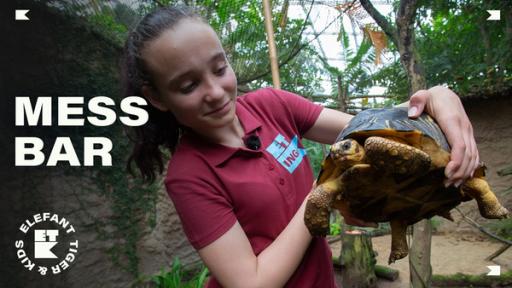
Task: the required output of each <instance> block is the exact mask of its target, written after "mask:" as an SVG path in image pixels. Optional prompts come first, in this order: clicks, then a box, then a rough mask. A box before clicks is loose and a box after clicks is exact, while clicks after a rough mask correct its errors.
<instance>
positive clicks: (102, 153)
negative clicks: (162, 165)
mask: <svg viewBox="0 0 512 288" xmlns="http://www.w3.org/2000/svg"><path fill="white" fill-rule="evenodd" d="M57 104H58V107H57V109H56V110H57V117H56V118H57V123H58V126H84V125H85V120H87V122H88V123H89V124H91V125H93V126H109V125H112V124H114V123H115V121H116V119H117V115H116V113H115V110H114V109H113V108H111V107H112V106H114V105H115V102H114V100H113V99H111V98H109V97H105V96H96V97H93V98H91V99H90V100H89V101H88V103H87V108H88V110H89V111H90V112H91V113H93V114H94V115H90V116H87V117H83V114H84V111H83V110H84V109H83V105H84V97H75V96H73V97H71V96H68V97H57ZM15 105H16V107H15V112H16V115H15V118H16V119H15V124H16V126H25V125H27V126H37V125H39V123H41V126H43V127H44V126H52V122H53V120H54V119H53V117H52V111H53V110H52V98H51V97H38V98H37V100H36V102H35V104H34V105H32V102H31V99H30V98H29V97H21V96H18V97H16V104H15ZM140 105H142V106H145V105H147V102H146V100H145V99H144V98H142V97H138V96H130V97H126V98H124V99H123V100H122V101H121V103H120V108H121V111H123V112H124V113H126V114H127V115H126V116H120V117H119V121H121V123H123V124H124V125H126V126H141V125H144V124H145V123H146V122H147V121H148V119H149V115H148V113H147V111H146V110H145V109H143V108H141V107H138V106H140ZM130 116H132V117H130ZM25 120H26V121H25ZM44 145H45V143H44V142H43V140H42V139H40V138H38V137H15V151H16V152H15V166H40V165H43V164H44V163H45V160H46V157H45V154H44V153H43V148H44ZM112 148H113V145H112V141H111V140H110V139H109V138H106V137H84V138H83V163H80V159H79V157H78V155H77V153H76V151H75V148H74V147H73V143H72V141H71V138H69V137H57V138H56V139H55V141H54V143H53V147H52V149H51V152H50V154H49V156H48V159H47V161H46V166H56V165H57V163H58V162H67V163H68V164H69V165H70V166H81V165H82V164H83V166H94V160H95V157H99V158H100V160H101V165H102V166H112V156H111V155H110V151H111V150H112Z"/></svg>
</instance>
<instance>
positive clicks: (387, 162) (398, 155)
mask: <svg viewBox="0 0 512 288" xmlns="http://www.w3.org/2000/svg"><path fill="white" fill-rule="evenodd" d="M364 150H365V151H366V158H367V161H368V163H369V164H371V165H372V166H374V167H376V168H377V169H381V170H382V171H387V172H390V173H396V174H400V175H404V176H406V175H415V176H417V177H420V176H421V175H424V174H425V173H426V172H427V171H428V170H429V169H430V163H431V161H430V156H429V155H428V154H427V153H425V152H423V151H421V150H420V149H417V148H415V147H412V146H410V145H406V144H402V143H398V142H396V141H394V140H389V139H386V138H382V137H376V136H373V137H368V139H366V141H365V142H364Z"/></svg>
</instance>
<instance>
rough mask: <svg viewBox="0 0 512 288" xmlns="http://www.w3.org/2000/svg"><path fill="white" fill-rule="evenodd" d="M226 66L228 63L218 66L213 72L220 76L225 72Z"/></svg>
mask: <svg viewBox="0 0 512 288" xmlns="http://www.w3.org/2000/svg"><path fill="white" fill-rule="evenodd" d="M227 68H228V65H224V66H222V67H220V68H219V69H217V70H216V71H215V74H216V75H219V76H222V75H224V73H226V69H227Z"/></svg>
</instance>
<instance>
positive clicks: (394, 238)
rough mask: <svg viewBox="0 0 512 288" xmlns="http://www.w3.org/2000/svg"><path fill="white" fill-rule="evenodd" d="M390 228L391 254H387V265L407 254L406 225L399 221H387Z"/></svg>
mask: <svg viewBox="0 0 512 288" xmlns="http://www.w3.org/2000/svg"><path fill="white" fill-rule="evenodd" d="M389 224H390V226H391V253H390V254H389V260H388V264H391V263H394V262H395V261H396V260H400V259H402V258H404V257H405V256H407V254H409V248H408V246H407V238H406V232H407V223H406V222H405V221H400V220H391V221H389Z"/></svg>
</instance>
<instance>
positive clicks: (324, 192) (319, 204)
mask: <svg viewBox="0 0 512 288" xmlns="http://www.w3.org/2000/svg"><path fill="white" fill-rule="evenodd" d="M340 187H341V181H340V177H338V178H335V179H332V180H328V181H326V182H324V183H322V184H320V185H318V186H317V187H316V188H315V189H314V190H313V192H311V194H310V195H309V197H308V201H307V203H306V211H305V212H304V222H305V223H306V227H307V228H308V230H309V233H311V235H313V236H325V235H327V234H328V233H329V212H330V208H331V205H332V203H333V202H334V199H335V198H336V196H337V195H338V194H339V192H340Z"/></svg>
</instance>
